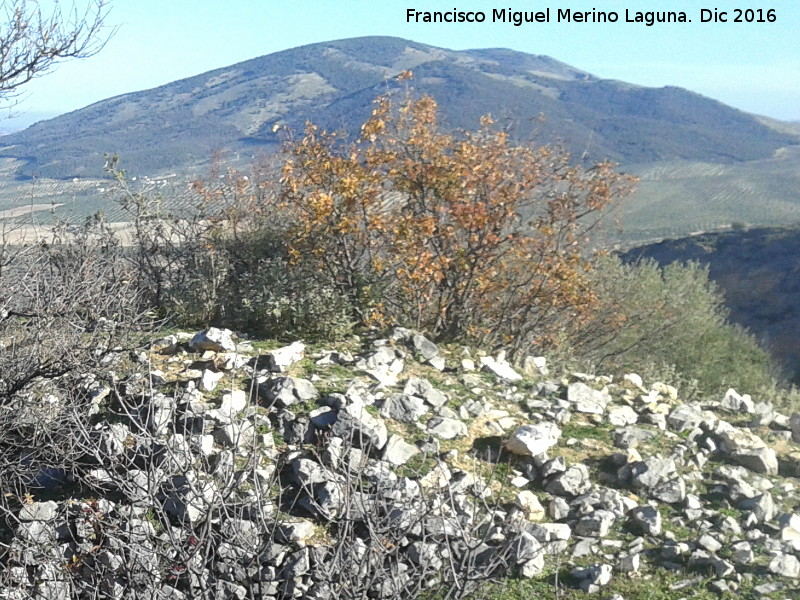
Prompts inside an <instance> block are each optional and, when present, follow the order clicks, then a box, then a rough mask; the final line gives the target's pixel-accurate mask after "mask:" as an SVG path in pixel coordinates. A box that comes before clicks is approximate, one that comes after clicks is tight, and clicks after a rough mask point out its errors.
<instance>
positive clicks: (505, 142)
mask: <svg viewBox="0 0 800 600" xmlns="http://www.w3.org/2000/svg"><path fill="white" fill-rule="evenodd" d="M287 153H288V158H287V159H286V162H285V163H284V166H283V171H282V178H281V192H280V193H281V199H282V201H283V204H282V206H283V207H284V208H285V209H286V210H287V211H289V213H290V214H291V215H292V216H291V222H292V226H291V227H290V229H289V252H290V261H291V264H292V265H300V264H305V265H310V267H311V268H312V270H313V271H314V272H316V273H317V274H318V276H319V277H320V278H322V279H323V280H324V281H326V282H327V284H328V285H329V286H330V287H331V288H332V289H334V290H336V291H337V292H338V293H339V294H341V295H342V296H343V297H346V298H347V299H348V300H349V302H350V305H351V307H352V313H353V318H354V319H356V320H358V321H360V322H361V323H378V324H383V325H386V324H393V323H400V324H403V325H408V326H410V327H414V328H416V329H424V330H426V331H427V332H429V333H430V334H432V335H433V336H434V337H435V338H436V339H437V340H439V341H456V340H462V341H466V340H468V341H471V342H475V343H478V344H481V345H496V344H502V345H504V346H506V347H508V349H509V350H511V351H512V352H514V351H521V350H522V349H524V348H527V347H529V346H531V345H538V346H543V345H546V344H548V343H552V342H553V340H554V339H555V338H556V337H557V334H558V332H559V331H560V330H561V329H563V328H565V327H566V328H571V327H573V326H575V325H577V324H579V323H580V322H581V321H582V320H583V319H585V318H587V316H588V315H589V314H590V312H591V309H592V306H593V305H594V303H595V301H596V298H595V294H594V291H593V290H592V288H591V280H590V279H589V278H588V271H589V267H590V265H591V262H592V260H593V258H592V254H591V253H590V252H588V251H587V248H586V244H585V242H586V240H587V235H588V233H589V232H590V231H591V229H592V228H593V227H594V226H595V225H596V224H597V223H598V221H599V220H600V218H601V217H602V216H603V214H604V209H606V208H607V207H609V206H610V205H611V204H612V203H613V202H614V201H615V200H617V199H618V198H620V197H622V196H624V195H625V194H626V193H627V192H628V191H629V189H630V184H631V182H632V179H631V178H628V177H625V176H622V175H619V174H617V173H615V172H614V170H613V165H611V164H609V163H600V164H597V165H595V166H594V167H592V168H589V169H585V168H582V167H579V166H575V165H573V164H571V163H570V162H569V156H568V155H567V154H565V153H563V152H561V151H559V150H557V149H555V148H550V147H541V148H529V147H522V146H515V145H513V144H512V143H510V142H509V139H508V136H507V134H506V133H505V132H502V131H498V130H497V129H496V128H494V127H493V122H492V120H491V118H490V117H484V119H483V120H482V123H481V127H480V129H479V130H478V131H477V132H475V133H464V134H462V135H451V134H449V133H445V132H443V131H442V129H441V127H440V126H439V123H438V107H437V105H436V102H435V101H434V100H433V99H432V98H430V97H428V96H423V97H421V98H418V99H415V98H414V97H412V96H411V95H410V94H409V95H407V96H406V98H405V100H404V101H403V102H402V103H401V104H400V106H399V107H395V105H394V103H393V102H392V99H391V96H390V95H387V96H382V97H379V98H378V99H377V100H376V108H375V110H374V111H373V114H372V117H371V118H370V119H369V120H367V122H366V123H365V124H364V125H363V126H362V129H361V137H360V138H359V139H358V140H356V141H355V142H351V143H348V142H346V141H343V140H341V139H340V138H339V136H337V135H336V134H330V133H326V132H324V131H320V130H319V129H318V128H317V127H315V126H314V125H308V126H307V127H306V130H305V135H304V136H303V137H302V139H300V140H299V141H294V142H291V143H290V144H288V147H287Z"/></svg>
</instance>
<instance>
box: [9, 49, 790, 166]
mask: <svg viewBox="0 0 800 600" xmlns="http://www.w3.org/2000/svg"><path fill="white" fill-rule="evenodd" d="M403 69H413V70H414V73H415V81H414V86H415V87H416V88H417V89H418V90H420V91H423V92H428V93H431V94H433V95H434V96H435V97H436V98H437V100H438V101H439V103H440V104H441V106H442V107H443V110H444V118H445V122H446V124H447V125H448V126H450V127H454V128H474V127H475V125H476V124H477V122H478V119H479V117H480V116H481V115H483V114H485V113H489V112H491V113H493V115H494V116H495V117H496V118H498V119H499V120H500V122H501V123H504V124H506V123H507V124H509V125H510V126H511V127H512V131H513V133H514V135H515V136H516V137H517V138H518V139H522V140H527V139H530V138H531V137H532V138H534V139H535V140H536V141H537V142H559V143H562V144H564V145H565V146H566V147H567V148H568V149H570V150H571V151H572V152H573V153H574V154H575V155H577V156H578V157H583V156H585V157H586V158H587V159H590V160H600V159H605V158H611V159H614V160H617V161H620V162H622V163H623V164H624V165H625V166H626V167H634V166H636V165H643V164H651V163H655V162H660V161H700V162H706V163H735V162H741V161H752V160H756V159H766V158H769V157H771V156H772V155H773V153H774V152H775V151H776V150H777V149H779V148H781V147H783V146H788V145H792V144H797V143H798V142H800V136H798V131H797V128H796V127H789V126H784V125H781V124H779V123H778V124H776V123H774V122H768V121H765V120H762V119H759V118H757V117H755V116H753V115H749V114H747V113H744V112H741V111H738V110H735V109H733V108H730V107H728V106H725V105H724V104H722V103H720V102H716V101H714V100H711V99H709V98H705V97H703V96H700V95H698V94H695V93H692V92H689V91H686V90H683V89H680V88H677V87H665V88H659V89H655V88H645V87H640V86H636V85H631V84H628V83H623V82H619V81H611V80H604V79H599V78H597V77H594V76H593V75H591V74H589V73H585V72H583V71H580V70H578V69H575V68H572V67H570V66H568V65H566V64H564V63H561V62H558V61H557V60H554V59H552V58H550V57H547V56H540V55H531V54H525V53H521V52H514V51H511V50H503V49H487V50H467V51H452V50H446V49H442V48H436V47H434V46H428V45H425V44H418V43H415V42H411V41H408V40H403V39H399V38H392V37H364V38H356V39H347V40H339V41H332V42H326V43H319V44H313V45H309V46H303V47H300V48H294V49H291V50H286V51H283V52H278V53H275V54H270V55H267V56H262V57H259V58H254V59H252V60H248V61H245V62H242V63H238V64H236V65H232V66H230V67H226V68H223V69H217V70H214V71H210V72H208V73H203V74H201V75H197V76H195V77H190V78H188V79H182V80H180V81H175V82H173V83H170V84H167V85H164V86H161V87H158V88H155V89H151V90H145V91H141V92H136V93H132V94H125V95H122V96H117V97H115V98H110V99H108V100H103V101H101V102H98V103H96V104H93V105H91V106H88V107H86V108H83V109H81V110H77V111H74V112H72V113H69V114H66V115H62V116H59V117H57V118H54V119H50V120H47V121H43V122H40V123H37V124H35V125H33V126H32V127H30V128H28V129H26V130H24V131H20V132H16V133H13V134H11V135H8V136H4V137H3V138H2V143H1V144H0V159H2V158H7V159H18V160H19V161H21V162H20V163H19V164H21V167H20V169H19V170H18V172H17V175H18V176H19V177H22V178H24V177H29V176H31V175H36V176H37V177H48V178H71V177H75V176H80V177H86V176H97V175H100V174H101V173H102V165H103V159H102V155H103V153H106V152H116V153H119V154H121V155H122V156H123V158H124V163H125V164H126V165H127V167H128V169H129V170H130V172H131V173H151V174H152V173H159V172H164V171H165V170H167V169H170V170H186V169H189V168H190V167H194V166H196V165H198V164H200V163H203V162H204V161H207V160H208V158H209V157H210V156H211V154H212V152H214V151H215V150H218V149H227V150H228V152H229V153H230V155H231V156H236V155H237V153H238V154H239V155H241V156H246V157H249V156H251V155H253V154H257V153H261V152H264V151H269V150H271V149H274V148H275V147H276V144H277V143H278V140H277V138H276V136H275V134H274V133H273V132H272V129H273V125H274V124H275V123H283V124H287V125H289V126H291V127H294V128H298V129H299V128H302V126H303V123H304V122H305V121H306V120H312V121H314V122H316V123H318V124H321V125H323V126H325V127H327V128H332V129H343V130H345V131H348V132H350V133H351V134H352V133H355V132H357V130H358V126H359V125H360V124H361V123H362V122H363V121H364V119H365V118H366V117H367V116H368V115H369V112H370V110H371V101H372V99H373V98H374V97H375V96H376V95H377V94H380V93H383V92H386V91H387V90H393V89H396V88H397V87H398V84H397V83H396V82H394V81H393V80H392V77H393V76H395V75H396V74H398V73H399V72H400V71H401V70H403ZM540 117H541V118H540ZM15 164H16V163H15Z"/></svg>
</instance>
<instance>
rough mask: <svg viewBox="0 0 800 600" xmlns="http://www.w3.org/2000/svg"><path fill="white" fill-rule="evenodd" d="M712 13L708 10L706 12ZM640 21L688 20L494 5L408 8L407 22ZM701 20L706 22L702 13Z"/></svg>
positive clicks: (677, 14) (673, 15)
mask: <svg viewBox="0 0 800 600" xmlns="http://www.w3.org/2000/svg"><path fill="white" fill-rule="evenodd" d="M707 12H711V11H707ZM551 20H552V21H553V22H556V23H617V22H621V23H639V24H642V25H646V26H648V27H651V26H653V25H655V24H656V23H687V22H691V19H690V18H689V17H688V16H687V14H686V13H685V12H683V11H646V12H643V11H635V10H630V9H625V11H624V13H622V14H620V13H619V12H617V11H615V10H610V11H606V10H595V9H592V10H573V9H571V8H558V9H553V10H551V9H550V8H546V9H543V10H538V11H533V10H512V9H510V8H495V9H493V10H492V11H491V13H489V12H488V11H486V12H484V11H462V10H458V9H457V8H454V9H453V10H450V11H425V10H416V9H413V8H409V9H407V10H406V23H484V22H491V23H509V24H512V25H515V26H517V27H519V26H521V25H523V24H525V23H550V22H551ZM700 21H701V22H705V20H704V18H703V15H700Z"/></svg>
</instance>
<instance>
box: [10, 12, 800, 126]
mask: <svg viewBox="0 0 800 600" xmlns="http://www.w3.org/2000/svg"><path fill="white" fill-rule="evenodd" d="M77 2H78V4H80V3H81V0H77ZM548 4H549V6H551V7H552V8H554V9H555V8H557V7H559V6H564V4H563V0H553V1H552V2H550V3H545V2H537V3H526V4H525V5H520V6H516V7H515V6H511V8H512V9H515V10H516V9H520V10H539V9H541V8H543V7H545V6H547V5H548ZM718 4H724V3H718ZM454 5H455V6H457V7H458V9H459V10H462V9H463V10H485V11H486V10H491V8H493V6H491V5H489V4H487V3H486V2H478V1H474V0H472V1H464V2H457V3H453V2H452V0H450V1H447V2H442V1H440V0H434V1H428V2H425V3H422V5H421V6H419V8H421V9H424V10H444V11H451V10H453V8H454ZM706 5H707V3H704V2H698V1H696V0H679V1H678V2H675V3H672V5H671V6H670V7H669V8H670V10H684V11H686V12H687V13H689V14H694V13H695V12H698V11H699V8H700V7H705V6H706ZM343 6H346V8H345V9H343V8H342V7H343ZM595 7H596V8H597V10H617V11H621V12H624V10H625V8H626V7H630V8H633V9H637V8H638V9H641V10H650V9H651V8H652V7H649V6H647V4H646V3H645V2H644V0H629V1H627V2H621V1H619V0H598V2H596V3H595ZM110 8H111V10H110V13H109V18H108V25H109V26H110V27H114V26H116V27H118V29H117V31H116V33H115V34H114V35H113V36H112V38H111V39H110V40H109V42H108V44H107V45H106V47H105V48H104V49H103V50H102V51H101V52H100V53H99V54H98V55H96V56H94V57H92V58H89V59H85V60H82V61H73V62H67V63H64V64H62V65H59V66H58V68H57V69H56V71H54V72H51V73H49V74H48V75H46V76H44V77H42V78H40V79H37V80H36V81H34V82H32V83H31V84H30V85H28V86H27V87H26V89H25V91H24V93H23V94H22V96H21V97H19V98H18V99H17V100H18V103H17V105H16V106H14V107H12V111H13V113H12V114H13V117H12V118H5V119H4V120H0V130H8V129H19V128H22V127H26V126H28V125H30V124H31V123H33V122H36V121H39V120H42V119H45V118H51V117H53V116H56V115H59V114H63V113H66V112H70V111H72V110H77V109H79V108H82V107H84V106H87V105H89V104H92V103H94V102H98V101H100V100H104V99H106V98H109V97H112V96H116V95H120V94H125V93H130V92H136V91H140V90H144V89H149V88H153V87H158V86H160V85H163V84H166V83H169V82H171V81H175V80H177V79H182V78H185V77H190V76H193V75H197V74H200V73H203V72H205V71H209V70H212V69H215V68H220V67H226V66H229V65H231V64H233V63H236V62H240V61H243V60H248V59H251V58H255V57H257V56H261V55H264V54H270V53H273V52H278V51H281V50H285V49H289V48H293V47H297V46H302V45H305V44H310V43H316V42H325V41H330V40H334V39H341V38H348V37H360V36H366V35H391V36H396V37H402V38H406V39H410V40H413V41H416V42H420V43H425V44H430V45H434V46H440V47H444V48H451V49H455V50H464V49H471V48H490V47H504V48H510V49H512V50H517V51H521V52H528V53H531V54H545V55H548V56H551V57H552V58H555V59H556V60H559V61H562V62H564V63H567V64H569V65H570V66H573V67H576V68H578V69H581V70H584V71H588V72H590V73H592V74H593V75H596V76H598V77H601V78H607V79H618V80H622V81H626V82H629V83H633V84H637V85H644V86H651V87H662V86H666V85H673V86H679V87H683V88H686V89H689V90H691V91H693V92H697V93H700V94H703V95H705V96H708V97H711V98H714V99H716V100H719V101H721V102H724V103H725V104H728V105H730V106H733V107H735V108H739V109H741V110H744V111H747V112H752V113H756V114H761V115H765V116H769V117H773V118H776V119H781V120H787V121H791V120H795V121H800V77H798V76H797V75H798V74H800V39H799V38H798V36H797V35H796V31H797V30H798V29H800V4H797V5H792V6H780V7H777V20H776V22H775V23H766V24H744V23H739V24H734V23H727V24H723V23H716V24H710V23H707V24H700V23H696V22H693V23H689V24H669V25H665V24H662V25H655V26H653V27H644V26H641V25H639V26H637V25H633V24H627V23H616V24H599V23H586V24H581V25H578V24H563V23H561V24H558V23H548V24H527V25H524V26H522V27H514V26H513V25H510V24H500V23H484V24H481V25H468V24H463V23H462V24H453V25H449V24H409V23H406V22H405V8H406V7H405V6H399V5H394V6H375V5H374V4H372V3H371V2H366V1H364V0H349V1H348V2H347V3H346V5H339V4H335V3H331V2H328V1H326V0H297V1H294V2H291V3H289V2H269V3H253V2H251V1H250V0H229V1H227V2H224V3H222V2H217V1H216V0H214V1H211V2H203V3H202V4H201V3H198V2H196V1H195V0H171V1H170V2H169V3H161V2H156V1H155V0H112V1H111V3H110ZM724 8H728V9H729V10H730V9H732V8H734V7H733V5H731V6H730V7H725V6H720V10H722V9H724ZM4 112H5V113H6V114H3V115H2V116H3V117H7V113H8V111H7V110H6V111H4Z"/></svg>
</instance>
